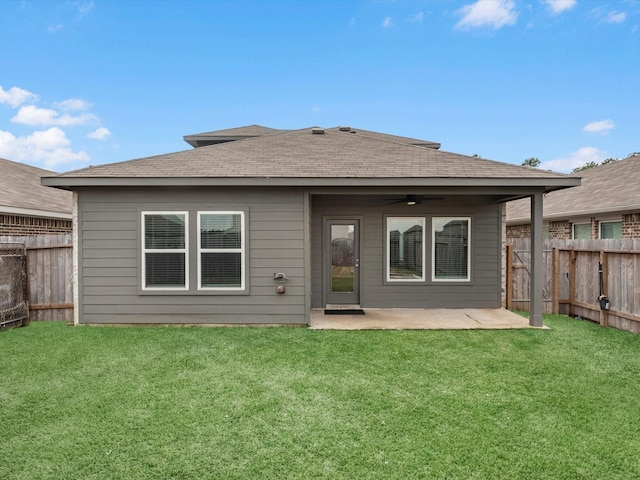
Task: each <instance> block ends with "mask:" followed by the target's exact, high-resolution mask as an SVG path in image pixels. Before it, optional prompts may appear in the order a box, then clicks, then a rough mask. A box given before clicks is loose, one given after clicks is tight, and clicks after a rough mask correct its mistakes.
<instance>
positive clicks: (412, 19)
mask: <svg viewBox="0 0 640 480" xmlns="http://www.w3.org/2000/svg"><path fill="white" fill-rule="evenodd" d="M422 20H424V13H423V12H418V13H416V14H414V15H411V16H409V21H410V22H411V23H420V22H422Z"/></svg>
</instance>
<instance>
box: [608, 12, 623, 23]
mask: <svg viewBox="0 0 640 480" xmlns="http://www.w3.org/2000/svg"><path fill="white" fill-rule="evenodd" d="M626 19H627V14H626V13H624V12H609V13H608V14H607V16H606V17H604V21H605V22H606V23H622V22H624V21H625V20H626Z"/></svg>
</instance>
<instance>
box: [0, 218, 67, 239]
mask: <svg viewBox="0 0 640 480" xmlns="http://www.w3.org/2000/svg"><path fill="white" fill-rule="evenodd" d="M71 231H72V222H71V220H62V219H58V218H45V217H26V216H22V215H6V214H0V235H58V234H61V233H70V232H71Z"/></svg>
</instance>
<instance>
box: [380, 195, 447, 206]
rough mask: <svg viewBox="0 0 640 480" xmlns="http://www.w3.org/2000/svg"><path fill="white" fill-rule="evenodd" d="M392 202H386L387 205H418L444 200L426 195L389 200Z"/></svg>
mask: <svg viewBox="0 0 640 480" xmlns="http://www.w3.org/2000/svg"><path fill="white" fill-rule="evenodd" d="M389 200H392V201H391V202H388V203H387V205H393V204H395V203H406V204H407V205H420V204H421V203H422V202H428V201H431V200H444V197H429V196H426V195H405V197H404V198H400V199H389Z"/></svg>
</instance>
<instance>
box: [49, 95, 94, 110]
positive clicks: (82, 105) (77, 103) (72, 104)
mask: <svg viewBox="0 0 640 480" xmlns="http://www.w3.org/2000/svg"><path fill="white" fill-rule="evenodd" d="M53 105H54V106H55V107H56V108H59V109H60V110H63V111H65V112H82V111H84V110H89V109H90V108H91V107H93V104H91V103H89V102H87V101H86V100H82V99H81V98H68V99H66V100H63V101H61V102H55V103H54V104H53Z"/></svg>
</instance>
